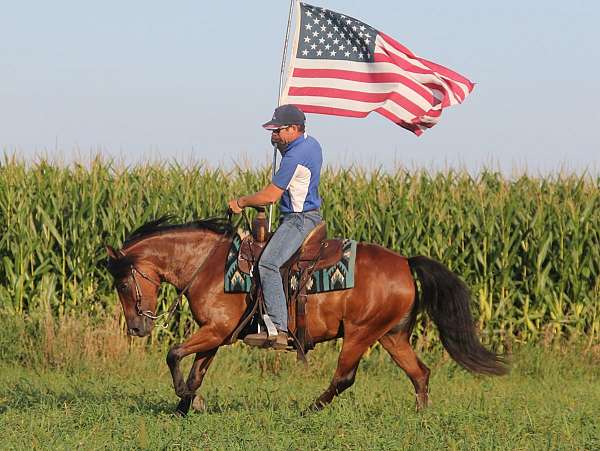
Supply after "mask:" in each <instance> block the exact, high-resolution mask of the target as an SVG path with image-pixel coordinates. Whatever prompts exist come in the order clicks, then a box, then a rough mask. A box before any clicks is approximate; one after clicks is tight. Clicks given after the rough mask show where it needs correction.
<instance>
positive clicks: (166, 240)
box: [106, 217, 507, 415]
mask: <svg viewBox="0 0 600 451" xmlns="http://www.w3.org/2000/svg"><path fill="white" fill-rule="evenodd" d="M233 236H234V228H233V226H232V225H231V223H230V222H229V220H228V219H226V218H212V219H205V220H199V221H195V222H190V223H187V224H170V223H169V218H166V217H163V218H161V219H158V220H156V221H152V222H149V223H147V224H145V225H144V226H142V227H140V228H139V229H137V230H136V231H134V232H133V233H132V234H131V235H130V236H129V237H128V238H127V239H126V240H125V242H124V245H123V247H122V249H119V250H115V249H114V248H112V247H110V246H106V249H107V252H108V256H109V258H108V270H109V272H110V273H111V274H112V276H113V277H114V282H115V287H116V289H117V292H118V296H119V300H120V302H121V305H122V307H123V312H124V314H125V320H126V323H127V333H128V334H129V335H135V336H139V337H144V336H147V335H149V334H150V333H151V331H152V328H153V325H154V320H155V319H156V318H157V317H156V316H155V314H156V307H157V303H158V302H157V296H158V289H159V286H160V284H161V283H162V282H166V283H169V284H172V285H174V286H175V287H176V288H177V290H178V291H179V292H180V295H181V294H185V296H186V297H187V299H188V303H189V306H190V310H191V313H192V315H193V318H194V320H195V321H196V323H197V324H198V326H199V328H198V330H197V331H196V332H195V333H194V334H193V335H192V336H191V337H190V338H188V339H187V340H185V341H184V342H183V343H181V344H178V345H175V346H173V347H172V348H171V349H170V350H169V352H168V354H167V364H168V366H169V369H170V371H171V376H172V378H173V386H174V388H175V393H176V394H177V396H178V397H179V398H180V402H179V404H178V406H177V409H176V413H178V414H180V415H186V414H187V413H188V411H189V408H190V406H192V405H193V407H194V408H197V409H199V408H200V406H202V405H203V404H204V400H203V399H202V397H200V396H196V391H197V390H198V388H199V387H200V385H201V384H202V380H203V379H204V376H205V374H206V372H207V370H208V368H209V366H210V364H211V362H212V361H213V359H214V357H215V354H216V353H217V350H218V349H219V348H220V347H221V346H224V345H227V344H229V338H230V337H231V335H232V333H233V332H234V330H235V329H236V326H238V324H240V321H241V320H242V317H243V315H244V313H245V311H246V307H247V305H246V294H245V293H239V294H229V293H225V292H224V289H223V286H224V274H225V260H226V258H227V255H228V252H229V248H230V245H231V242H232V239H233ZM413 271H414V272H415V273H416V275H417V278H418V280H419V282H420V285H421V289H420V290H419V291H421V295H420V296H418V295H417V291H418V290H417V287H416V283H415V278H413V274H412V273H413ZM470 302H471V297H470V293H469V290H468V288H467V287H466V285H465V284H464V282H462V281H461V279H460V278H459V277H458V276H457V275H456V274H454V273H453V272H451V271H450V270H449V269H447V268H446V267H445V266H444V265H442V264H441V263H439V262H437V261H435V260H432V259H430V258H428V257H423V256H418V257H410V258H407V257H403V256H401V255H399V254H397V253H395V252H393V251H391V250H389V249H386V248H384V247H382V246H379V245H376V244H369V243H359V244H358V245H357V251H356V262H355V287H354V288H352V289H349V290H342V291H334V292H329V293H321V294H314V295H310V296H309V300H308V302H307V305H306V309H307V311H306V322H307V327H308V330H310V334H311V336H312V338H313V340H314V342H315V343H320V342H325V341H328V340H332V339H335V338H340V337H341V338H343V345H342V349H341V352H340V354H339V357H338V363H337V368H336V371H335V374H334V376H333V379H332V381H331V383H330V384H329V386H328V388H327V389H326V390H325V391H324V392H323V393H322V394H321V395H320V396H319V397H318V398H317V399H316V400H315V401H314V403H313V404H312V405H311V406H310V407H309V409H311V410H320V409H322V408H323V407H324V406H326V405H327V404H329V403H330V402H331V401H332V400H333V398H334V397H335V396H337V395H339V394H340V393H342V392H343V391H344V390H346V389H347V388H348V387H350V386H351V385H352V384H353V383H354V379H355V376H356V370H357V368H358V364H359V362H360V360H361V358H362V356H363V354H364V353H365V352H366V351H367V350H368V349H369V347H370V346H372V345H373V344H374V343H376V342H377V341H379V342H380V343H381V345H382V346H383V348H384V349H385V350H386V351H387V352H388V353H389V354H390V356H391V358H392V360H393V361H394V362H395V363H396V365H398V366H399V367H400V368H402V370H404V372H405V373H406V374H407V376H408V377H409V378H410V380H411V382H412V384H413V386H414V389H415V393H416V407H417V410H420V409H422V408H424V407H426V406H427V404H428V383H429V373H430V371H429V368H427V366H425V364H424V363H423V362H422V361H421V360H420V359H419V358H418V357H417V356H416V354H415V352H414V351H413V349H412V347H411V345H410V342H409V339H410V336H411V332H412V329H413V326H414V325H415V321H416V316H417V313H418V312H419V311H420V310H421V309H424V310H426V311H427V313H428V314H429V316H430V317H431V318H432V320H433V322H434V323H435V325H436V326H437V328H438V331H439V336H440V339H441V342H442V344H443V346H444V348H445V349H446V350H447V351H448V353H449V355H450V356H451V357H452V358H453V359H454V360H455V361H456V362H457V363H459V364H460V365H461V366H463V367H464V368H466V369H467V370H469V371H471V372H474V373H481V374H488V375H502V374H505V373H506V372H507V365H506V363H505V361H504V359H503V357H502V356H499V355H497V354H495V353H493V352H491V351H489V350H487V349H486V348H485V347H483V346H482V344H481V343H480V341H479V339H478V337H477V334H476V329H475V326H474V321H473V318H472V315H471V311H470ZM191 354H195V359H194V363H193V365H192V367H191V370H190V373H189V376H188V378H187V381H186V380H184V378H183V375H182V372H181V369H180V361H181V359H183V358H184V357H186V356H189V355H191Z"/></svg>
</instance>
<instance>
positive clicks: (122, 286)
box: [117, 282, 128, 292]
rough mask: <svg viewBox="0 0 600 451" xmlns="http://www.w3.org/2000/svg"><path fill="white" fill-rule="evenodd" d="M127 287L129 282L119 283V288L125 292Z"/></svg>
mask: <svg viewBox="0 0 600 451" xmlns="http://www.w3.org/2000/svg"><path fill="white" fill-rule="evenodd" d="M127 287H128V285H127V282H121V283H120V284H119V285H117V290H118V291H120V292H123V291H126V290H127Z"/></svg>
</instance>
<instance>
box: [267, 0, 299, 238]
mask: <svg viewBox="0 0 600 451" xmlns="http://www.w3.org/2000/svg"><path fill="white" fill-rule="evenodd" d="M297 1H298V0H290V9H289V12H288V22H287V28H286V30H285V40H284V42H283V55H282V56H281V70H280V72H279V89H278V91H277V106H279V105H281V90H282V85H283V77H284V74H285V60H286V57H287V49H288V40H289V37H290V27H291V25H292V13H293V11H294V3H296V2H297ZM276 167H277V145H276V144H273V167H272V171H271V178H273V177H275V168H276ZM272 219H273V204H271V205H269V228H268V229H269V232H270V231H271V223H272V222H273V221H272Z"/></svg>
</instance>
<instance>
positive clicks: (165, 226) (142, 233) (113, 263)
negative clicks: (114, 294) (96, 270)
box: [106, 215, 234, 280]
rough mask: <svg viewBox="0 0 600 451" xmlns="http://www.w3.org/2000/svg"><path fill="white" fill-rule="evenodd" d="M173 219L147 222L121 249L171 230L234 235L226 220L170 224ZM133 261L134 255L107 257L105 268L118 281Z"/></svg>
mask: <svg viewBox="0 0 600 451" xmlns="http://www.w3.org/2000/svg"><path fill="white" fill-rule="evenodd" d="M173 219H174V217H173V216H171V215H165V216H161V217H160V218H158V219H156V220H154V221H150V222H147V223H146V224H144V225H143V226H141V227H139V228H137V229H135V230H134V231H133V232H132V233H130V234H129V236H128V237H127V238H126V239H125V242H124V243H123V248H126V247H127V246H129V245H131V244H133V243H134V242H136V241H139V240H141V239H143V238H147V237H149V236H151V235H160V234H163V233H167V232H171V231H173V230H210V231H212V232H215V233H219V234H221V235H225V236H233V234H234V227H233V225H232V224H231V222H230V221H229V219H228V218H214V217H213V218H207V219H199V220H197V221H192V222H188V223H185V224H171V223H170V221H172V220H173ZM135 260H136V256H135V255H122V256H119V257H118V258H110V257H109V259H108V261H107V262H106V266H107V269H108V271H109V272H110V273H111V274H112V275H113V277H114V278H115V279H116V280H118V279H121V278H124V277H126V276H127V275H128V274H129V272H130V271H131V266H132V265H134V264H135Z"/></svg>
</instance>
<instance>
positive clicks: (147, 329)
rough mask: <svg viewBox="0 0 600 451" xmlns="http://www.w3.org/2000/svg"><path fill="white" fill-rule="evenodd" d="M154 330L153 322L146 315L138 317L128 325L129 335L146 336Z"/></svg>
mask: <svg viewBox="0 0 600 451" xmlns="http://www.w3.org/2000/svg"><path fill="white" fill-rule="evenodd" d="M151 332H152V323H151V322H150V321H147V319H146V318H144V317H139V318H136V321H134V324H131V325H129V324H128V325H127V335H132V336H134V337H146V336H148V335H150V333H151Z"/></svg>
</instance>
